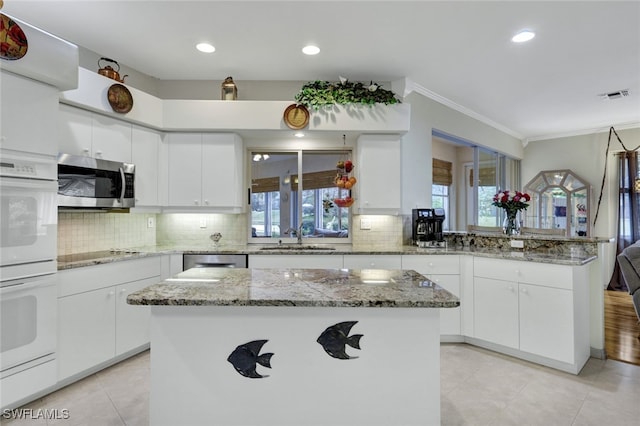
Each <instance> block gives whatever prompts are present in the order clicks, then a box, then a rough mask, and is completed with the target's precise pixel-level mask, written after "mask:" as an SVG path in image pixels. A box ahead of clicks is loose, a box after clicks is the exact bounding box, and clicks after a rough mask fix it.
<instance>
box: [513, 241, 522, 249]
mask: <svg viewBox="0 0 640 426" xmlns="http://www.w3.org/2000/svg"><path fill="white" fill-rule="evenodd" d="M511 248H524V241H522V240H511Z"/></svg>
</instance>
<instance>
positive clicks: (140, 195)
mask: <svg viewBox="0 0 640 426" xmlns="http://www.w3.org/2000/svg"><path fill="white" fill-rule="evenodd" d="M161 144H162V134H161V133H160V132H158V131H155V130H151V129H147V128H144V127H140V126H136V125H134V126H133V128H132V129H131V162H132V163H133V164H135V166H136V182H135V183H136V186H135V188H136V189H135V191H136V194H135V197H136V207H155V206H159V205H160V198H159V181H160V173H159V164H160V147H161Z"/></svg>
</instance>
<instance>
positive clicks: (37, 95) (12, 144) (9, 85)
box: [0, 70, 59, 156]
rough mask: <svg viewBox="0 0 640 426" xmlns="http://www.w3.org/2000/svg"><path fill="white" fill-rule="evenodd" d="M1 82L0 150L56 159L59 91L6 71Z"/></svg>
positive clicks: (2, 73)
mask: <svg viewBox="0 0 640 426" xmlns="http://www.w3.org/2000/svg"><path fill="white" fill-rule="evenodd" d="M0 78H1V79H0V87H2V90H1V91H0V123H1V124H2V125H1V126H0V132H1V133H0V148H2V149H13V150H17V151H26V152H33V153H37V154H44V155H54V156H55V155H56V154H57V153H58V138H57V137H56V128H57V114H58V96H59V93H58V89H57V88H55V87H53V86H49V85H48V84H44V83H40V82H38V81H35V80H32V79H30V78H26V77H22V76H19V75H16V74H12V73H10V72H7V71H4V70H2V71H1V74H0Z"/></svg>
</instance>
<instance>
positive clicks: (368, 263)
mask: <svg viewBox="0 0 640 426" xmlns="http://www.w3.org/2000/svg"><path fill="white" fill-rule="evenodd" d="M401 259H402V257H401V256H400V255H399V254H398V255H389V254H376V255H360V254H349V255H345V256H344V267H345V268H347V269H402V260H401Z"/></svg>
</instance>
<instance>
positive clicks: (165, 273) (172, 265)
mask: <svg viewBox="0 0 640 426" xmlns="http://www.w3.org/2000/svg"><path fill="white" fill-rule="evenodd" d="M182 256H183V255H182V253H171V254H165V255H164V256H162V266H161V272H160V279H162V280H166V279H167V278H171V277H173V276H174V275H176V274H178V273H180V272H182V268H183V260H182Z"/></svg>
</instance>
